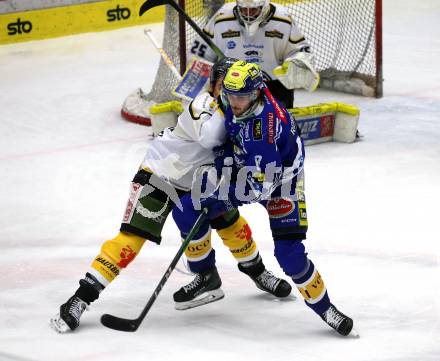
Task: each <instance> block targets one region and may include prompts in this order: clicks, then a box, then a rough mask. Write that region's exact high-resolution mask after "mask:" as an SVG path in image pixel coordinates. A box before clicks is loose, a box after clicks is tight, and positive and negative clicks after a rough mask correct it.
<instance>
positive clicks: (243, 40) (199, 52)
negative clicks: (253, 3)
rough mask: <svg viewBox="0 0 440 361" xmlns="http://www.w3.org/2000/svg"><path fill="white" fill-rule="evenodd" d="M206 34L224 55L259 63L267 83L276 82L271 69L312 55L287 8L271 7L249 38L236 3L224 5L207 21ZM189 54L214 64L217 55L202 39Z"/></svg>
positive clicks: (193, 45)
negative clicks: (301, 55)
mask: <svg viewBox="0 0 440 361" xmlns="http://www.w3.org/2000/svg"><path fill="white" fill-rule="evenodd" d="M203 32H204V33H205V34H206V35H207V36H209V37H210V38H211V39H212V41H213V42H214V43H215V44H216V45H217V46H218V47H219V48H220V50H222V51H223V53H224V54H225V56H228V57H233V58H237V59H241V60H246V61H247V62H249V63H256V64H258V65H259V66H260V68H261V69H262V71H263V73H264V76H265V78H266V80H272V79H274V75H273V73H272V70H273V69H274V68H275V67H277V66H279V65H281V64H282V63H283V61H284V60H285V59H287V58H290V57H292V56H293V55H294V54H295V53H297V52H300V51H303V52H306V53H310V46H309V43H308V42H307V41H306V39H305V38H304V36H303V34H302V33H301V31H300V29H299V28H298V26H297V25H296V24H295V21H294V20H293V19H292V17H291V15H290V14H289V13H288V12H287V10H286V8H284V7H283V6H281V5H278V4H270V11H269V14H268V16H267V18H266V20H265V21H263V22H262V23H261V24H260V27H259V29H258V31H257V32H256V34H255V35H254V36H252V37H249V36H247V35H246V33H245V31H244V27H243V26H242V25H241V24H240V19H239V17H238V15H237V10H236V5H235V2H234V3H228V4H226V5H224V6H222V7H221V8H220V9H219V10H218V11H217V12H216V13H215V14H214V16H213V17H212V18H211V19H210V20H209V21H208V23H207V24H206V26H205V27H204V29H203ZM189 52H190V54H189V57H188V59H190V58H191V57H192V56H199V57H202V58H205V59H206V60H209V61H211V62H214V61H215V60H216V55H215V53H214V52H213V51H212V49H211V48H210V47H209V46H208V45H207V44H206V43H205V42H204V41H203V40H201V39H200V38H196V40H194V42H193V44H192V46H191V48H190V50H189ZM310 56H311V54H310Z"/></svg>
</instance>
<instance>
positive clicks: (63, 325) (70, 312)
mask: <svg viewBox="0 0 440 361" xmlns="http://www.w3.org/2000/svg"><path fill="white" fill-rule="evenodd" d="M86 308H87V303H86V302H84V301H83V300H81V299H80V298H79V297H77V296H72V297H70V298H69V300H68V301H67V302H66V303H64V304H63V305H61V307H60V312H59V313H58V314H57V315H55V317H53V318H51V319H50V326H51V327H52V328H53V329H54V330H55V331H57V332H59V333H66V332H69V331H73V330H75V329H76V328H77V327H78V326H79V319H80V318H81V315H82V314H83V312H84V311H85V310H86Z"/></svg>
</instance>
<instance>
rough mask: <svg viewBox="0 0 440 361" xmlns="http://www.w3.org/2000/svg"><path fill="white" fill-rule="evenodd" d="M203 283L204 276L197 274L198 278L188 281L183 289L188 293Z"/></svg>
mask: <svg viewBox="0 0 440 361" xmlns="http://www.w3.org/2000/svg"><path fill="white" fill-rule="evenodd" d="M201 283H202V277H201V276H200V274H198V273H197V274H196V278H194V279H193V280H192V282H190V283H188V284H187V285H186V286H183V290H184V291H185V292H186V293H188V291H191V290H193V289H195V288H197V287H198V286H199V285H200V284H201Z"/></svg>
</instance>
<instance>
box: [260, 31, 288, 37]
mask: <svg viewBox="0 0 440 361" xmlns="http://www.w3.org/2000/svg"><path fill="white" fill-rule="evenodd" d="M264 36H265V37H266V38H278V39H282V38H284V34H283V33H281V32H279V31H278V30H270V31H266V32H265V33H264Z"/></svg>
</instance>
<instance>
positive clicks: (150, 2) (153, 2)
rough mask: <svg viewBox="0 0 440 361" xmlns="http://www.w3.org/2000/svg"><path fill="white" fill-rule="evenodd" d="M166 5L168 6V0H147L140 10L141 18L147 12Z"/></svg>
mask: <svg viewBox="0 0 440 361" xmlns="http://www.w3.org/2000/svg"><path fill="white" fill-rule="evenodd" d="M166 4H168V1H167V0H147V1H145V2H144V3H143V4H142V5H141V8H140V9H139V16H142V15H143V14H144V13H145V12H146V11H148V10H150V9H152V8H155V7H156V6H160V5H166Z"/></svg>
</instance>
